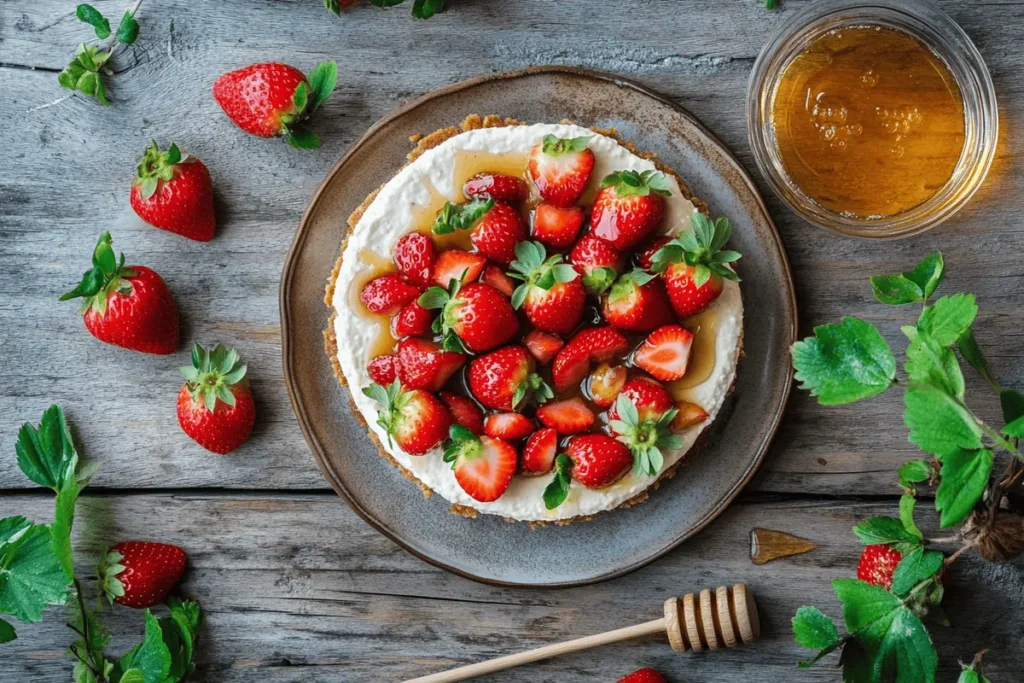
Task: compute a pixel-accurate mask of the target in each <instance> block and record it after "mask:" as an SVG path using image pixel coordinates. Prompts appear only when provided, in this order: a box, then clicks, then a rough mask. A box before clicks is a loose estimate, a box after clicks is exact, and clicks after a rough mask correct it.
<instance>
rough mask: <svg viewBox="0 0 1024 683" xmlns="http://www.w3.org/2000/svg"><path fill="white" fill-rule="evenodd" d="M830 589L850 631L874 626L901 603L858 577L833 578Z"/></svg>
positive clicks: (891, 595) (887, 592) (886, 592)
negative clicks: (841, 606)
mask: <svg viewBox="0 0 1024 683" xmlns="http://www.w3.org/2000/svg"><path fill="white" fill-rule="evenodd" d="M897 521H898V520H897ZM832 590H833V591H835V594H836V597H837V598H838V599H839V602H840V603H842V605H843V621H844V622H845V624H846V628H847V630H849V631H850V632H851V633H854V632H856V631H860V630H861V629H865V628H868V627H873V626H876V625H877V623H878V621H879V620H881V619H884V618H885V617H886V616H890V615H891V614H892V612H893V610H895V609H896V608H898V607H900V605H901V603H900V601H899V598H897V597H896V596H895V595H893V594H892V593H890V592H889V591H887V590H885V589H884V588H880V587H878V586H872V585H871V584H870V583H867V582H866V581H860V580H858V579H834V580H833V581H832Z"/></svg>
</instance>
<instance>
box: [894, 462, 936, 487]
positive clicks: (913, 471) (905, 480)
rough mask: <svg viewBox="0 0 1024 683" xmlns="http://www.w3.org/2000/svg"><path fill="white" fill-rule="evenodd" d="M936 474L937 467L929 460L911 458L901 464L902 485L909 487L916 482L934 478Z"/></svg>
mask: <svg viewBox="0 0 1024 683" xmlns="http://www.w3.org/2000/svg"><path fill="white" fill-rule="evenodd" d="M936 474H937V472H935V468H934V467H933V466H932V464H931V463H930V462H928V461H927V460H910V461H909V462H905V463H903V464H902V465H900V469H899V478H900V486H902V487H903V488H905V489H909V488H911V487H912V486H913V485H914V484H917V483H919V482H922V481H928V480H929V479H932V478H934V477H935V476H936Z"/></svg>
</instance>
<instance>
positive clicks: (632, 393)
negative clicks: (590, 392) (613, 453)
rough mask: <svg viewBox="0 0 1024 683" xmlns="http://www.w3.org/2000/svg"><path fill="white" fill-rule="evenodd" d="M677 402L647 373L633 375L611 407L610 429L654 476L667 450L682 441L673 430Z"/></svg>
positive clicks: (637, 462) (641, 467)
mask: <svg viewBox="0 0 1024 683" xmlns="http://www.w3.org/2000/svg"><path fill="white" fill-rule="evenodd" d="M675 417H676V410H675V404H674V403H673V402H672V396H670V395H669V393H668V391H667V390H666V389H665V387H663V386H661V384H659V383H658V382H656V381H655V380H653V379H650V378H648V377H633V378H632V379H630V380H629V381H628V382H626V386H625V388H624V389H623V390H622V393H621V394H619V395H618V397H616V399H615V404H614V405H613V406H612V407H611V409H609V411H608V429H609V431H610V432H611V434H612V436H614V437H615V438H616V439H618V440H619V441H620V442H622V443H623V444H625V445H626V446H627V447H628V448H629V450H630V452H631V453H632V454H633V457H634V458H635V460H636V465H637V470H638V471H640V472H642V473H644V474H647V475H649V476H654V475H656V474H658V473H659V472H661V470H662V467H663V466H664V464H665V459H664V451H665V450H666V449H677V448H681V447H682V445H683V440H682V437H680V436H679V435H678V434H676V433H674V432H673V431H672V420H673V419H675Z"/></svg>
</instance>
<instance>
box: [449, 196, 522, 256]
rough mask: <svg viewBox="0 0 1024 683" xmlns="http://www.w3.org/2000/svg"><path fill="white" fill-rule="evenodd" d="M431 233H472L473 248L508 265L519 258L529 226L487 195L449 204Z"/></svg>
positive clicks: (514, 212)
mask: <svg viewBox="0 0 1024 683" xmlns="http://www.w3.org/2000/svg"><path fill="white" fill-rule="evenodd" d="M431 230H432V231H433V232H434V234H435V235H447V234H449V233H452V232H455V231H456V230H471V231H472V232H471V233H470V240H472V242H473V246H474V247H476V248H477V249H478V250H479V251H480V253H481V254H483V255H484V256H486V257H487V258H489V259H491V260H492V261H494V262H495V263H500V264H502V265H504V266H507V265H508V264H510V263H512V260H513V259H515V257H516V255H515V248H516V244H518V243H519V242H521V241H522V240H524V239H526V224H525V223H523V218H522V216H520V215H519V211H517V210H516V209H515V208H513V207H512V206H510V205H508V204H504V203H502V202H496V201H494V200H493V199H491V198H489V197H483V196H477V197H474V198H473V199H472V200H470V201H469V202H467V203H465V204H453V203H452V202H448V203H447V204H445V205H444V208H443V209H441V211H440V212H439V213H438V214H437V219H436V220H435V221H434V225H433V227H432V228H431Z"/></svg>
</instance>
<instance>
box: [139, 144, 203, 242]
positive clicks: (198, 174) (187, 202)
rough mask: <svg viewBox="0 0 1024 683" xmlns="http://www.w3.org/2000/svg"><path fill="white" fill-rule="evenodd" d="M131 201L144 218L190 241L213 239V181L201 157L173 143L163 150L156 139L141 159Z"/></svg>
mask: <svg viewBox="0 0 1024 683" xmlns="http://www.w3.org/2000/svg"><path fill="white" fill-rule="evenodd" d="M129 200H130V202H131V205H132V209H133V210H134V211H135V213H136V214H137V215H138V216H139V218H141V219H142V220H144V221H146V222H147V223H149V224H150V225H152V226H153V227H156V228H161V229H162V230H167V231H169V232H173V233H177V234H179V235H181V236H183V237H187V238H189V239H190V240H196V241H198V242H208V241H209V240H211V239H213V233H214V232H215V231H216V227H217V223H216V219H215V218H214V215H213V182H212V181H211V180H210V172H209V171H208V170H206V166H205V165H204V164H203V162H201V161H200V160H199V159H197V158H195V157H193V156H191V155H187V154H186V155H184V156H182V153H181V150H179V149H178V146H177V145H175V144H173V143H172V144H171V146H170V148H169V149H168V150H167V151H166V152H161V151H160V148H159V147H158V146H157V144H156V140H154V141H153V144H151V145H150V146H149V147H147V148H146V151H145V153H144V154H143V155H142V159H141V160H140V161H139V165H138V170H137V171H136V173H135V180H134V181H132V190H131V195H130V197H129Z"/></svg>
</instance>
